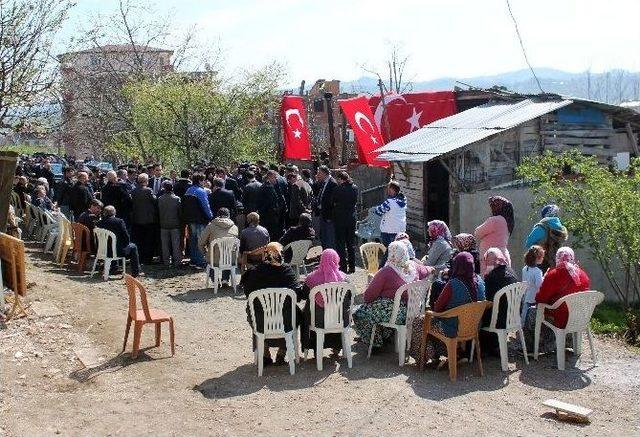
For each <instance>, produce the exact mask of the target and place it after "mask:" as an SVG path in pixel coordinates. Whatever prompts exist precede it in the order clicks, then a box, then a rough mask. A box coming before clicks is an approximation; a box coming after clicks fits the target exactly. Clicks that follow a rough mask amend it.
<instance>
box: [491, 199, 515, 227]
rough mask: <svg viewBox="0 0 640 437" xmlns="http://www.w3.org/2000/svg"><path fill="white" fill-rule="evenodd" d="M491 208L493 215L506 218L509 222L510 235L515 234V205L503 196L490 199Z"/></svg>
mask: <svg viewBox="0 0 640 437" xmlns="http://www.w3.org/2000/svg"><path fill="white" fill-rule="evenodd" d="M489 208H491V214H492V215H494V216H495V215H500V216H502V217H504V219H505V220H506V222H507V228H508V229H509V234H511V233H513V226H514V224H515V220H514V218H513V205H512V204H511V202H509V200H508V199H506V198H504V197H502V196H491V197H489Z"/></svg>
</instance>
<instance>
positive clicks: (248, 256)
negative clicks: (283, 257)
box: [240, 246, 267, 273]
mask: <svg viewBox="0 0 640 437" xmlns="http://www.w3.org/2000/svg"><path fill="white" fill-rule="evenodd" d="M266 248H267V246H262V247H258V248H257V249H254V250H251V251H249V252H246V251H245V252H242V255H240V273H244V272H246V271H247V269H248V268H249V265H253V264H255V263H256V262H260V261H262V255H263V254H264V251H265V249H266Z"/></svg>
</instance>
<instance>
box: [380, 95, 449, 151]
mask: <svg viewBox="0 0 640 437" xmlns="http://www.w3.org/2000/svg"><path fill="white" fill-rule="evenodd" d="M369 105H370V106H371V111H373V113H374V119H375V121H376V125H377V126H378V128H379V129H380V132H382V135H383V137H384V139H385V141H386V142H387V143H388V142H389V141H392V140H395V139H397V138H400V137H403V136H405V135H407V134H409V133H411V132H413V131H415V130H418V129H420V128H421V127H422V126H424V125H427V124H429V123H431V122H434V121H436V120H440V119H441V118H445V117H449V116H450V115H453V114H455V113H456V112H457V108H456V99H455V94H454V93H453V92H452V91H436V92H417V93H406V94H396V93H390V94H387V95H385V96H384V106H383V103H382V99H380V96H379V95H378V96H373V97H371V98H370V99H369ZM385 107H386V111H384V108H385Z"/></svg>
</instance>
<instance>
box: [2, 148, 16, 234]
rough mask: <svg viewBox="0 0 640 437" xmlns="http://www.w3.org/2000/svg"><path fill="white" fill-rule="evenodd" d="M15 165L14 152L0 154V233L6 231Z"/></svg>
mask: <svg viewBox="0 0 640 437" xmlns="http://www.w3.org/2000/svg"><path fill="white" fill-rule="evenodd" d="M17 163H18V154H17V153H16V152H0V232H6V230H7V218H8V216H9V199H10V196H11V189H12V188H13V178H14V176H15V174H16V165H17Z"/></svg>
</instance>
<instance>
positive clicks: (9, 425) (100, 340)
mask: <svg viewBox="0 0 640 437" xmlns="http://www.w3.org/2000/svg"><path fill="white" fill-rule="evenodd" d="M49 258H50V257H49V256H43V255H42V254H41V253H40V250H37V251H35V250H34V248H31V247H30V248H28V272H27V280H28V282H30V283H31V286H30V288H29V294H28V301H29V302H31V303H32V304H33V305H35V306H38V305H53V306H55V307H56V308H57V309H59V310H61V312H62V314H61V315H58V316H51V317H46V316H43V317H33V318H32V319H31V321H30V323H27V321H26V320H24V319H21V320H19V321H16V322H10V323H9V324H8V326H5V327H3V329H0V362H1V366H0V369H1V370H0V373H1V376H0V383H1V385H0V434H2V435H7V436H37V435H51V434H62V435H87V436H89V435H91V436H95V435H147V434H154V435H250V434H256V433H270V434H272V435H301V434H312V435H383V434H393V435H417V434H437V433H442V434H451V435H567V436H568V435H590V436H593V435H610V436H612V435H616V436H617V435H640V402H639V401H638V399H639V396H640V356H639V355H637V353H636V352H634V351H631V350H629V349H627V348H625V347H624V346H623V345H621V344H620V343H618V342H616V341H613V340H607V339H602V338H598V339H597V345H596V348H597V351H598V354H599V358H600V360H599V366H597V367H593V366H592V364H591V359H590V355H589V354H588V352H585V355H584V359H582V360H579V361H578V363H577V367H574V365H575V364H576V359H575V358H574V357H573V356H572V355H571V354H569V357H570V363H569V364H568V366H567V368H568V370H567V371H565V372H560V371H558V370H557V369H555V368H554V367H555V356H547V357H542V358H541V359H540V361H538V362H535V361H532V362H531V364H530V365H529V366H525V365H524V362H523V360H522V357H518V356H516V355H512V356H511V357H510V359H509V361H510V364H509V366H510V370H509V372H508V373H504V372H502V371H501V370H500V363H499V360H498V359H485V361H484V364H485V376H484V377H479V376H478V375H477V374H476V373H475V366H471V365H469V364H464V363H463V364H460V368H459V374H458V381H457V382H456V383H451V382H449V380H448V374H447V372H446V371H436V370H426V371H425V372H422V373H421V372H419V371H418V370H417V368H416V365H415V363H414V362H413V360H411V361H410V363H409V364H408V365H405V366H404V367H398V364H397V358H396V355H395V354H394V353H393V349H392V348H391V349H389V350H388V351H385V352H381V353H379V354H377V355H374V356H372V357H371V359H370V360H367V358H366V348H365V346H364V345H362V344H359V343H356V344H355V345H354V349H353V350H354V361H353V368H352V369H348V368H347V366H346V362H345V361H344V360H343V359H342V358H340V359H338V360H336V359H334V358H330V357H329V351H328V350H327V351H326V352H325V359H324V370H323V371H321V372H319V371H317V370H316V366H315V360H314V359H310V360H309V361H306V362H303V363H301V365H299V366H297V368H296V374H295V375H294V376H291V375H289V373H288V367H287V366H283V367H267V368H266V369H265V374H264V376H263V377H262V378H259V377H258V376H257V372H256V367H255V366H254V365H253V363H252V353H251V336H250V334H251V330H250V328H249V326H248V325H247V322H246V319H245V312H244V308H245V304H246V301H245V299H244V296H242V297H240V296H239V295H238V296H233V292H232V290H230V289H223V290H222V291H221V292H220V293H219V294H218V295H214V294H213V292H212V291H211V290H204V289H203V288H202V287H203V286H204V273H203V272H202V271H194V270H191V269H184V270H180V271H179V275H180V276H173V277H171V276H172V275H173V274H174V273H173V272H171V271H169V270H165V269H163V268H162V267H149V268H147V269H146V271H147V273H148V275H147V277H146V278H144V284H145V285H146V286H147V288H148V291H149V299H150V302H151V305H152V306H154V307H157V308H162V309H164V310H166V311H167V312H169V313H170V314H172V315H173V316H174V318H175V320H176V339H177V346H176V355H175V356H174V357H171V356H170V349H169V344H168V337H169V336H168V332H167V331H166V330H163V339H162V345H161V346H160V347H159V348H154V347H148V346H152V345H153V343H154V340H153V329H152V328H151V327H147V328H145V331H144V334H143V339H142V345H143V347H145V350H144V352H143V353H141V355H140V356H139V358H138V359H137V360H135V361H132V360H131V359H130V358H129V353H128V351H130V350H131V340H132V339H131V337H130V339H129V344H128V347H127V353H125V354H120V350H121V348H122V340H123V334H124V325H125V320H126V311H127V297H126V289H125V287H124V282H123V281H122V280H121V279H120V278H119V277H117V278H116V277H112V279H111V280H110V281H108V282H103V281H102V280H101V278H99V277H98V276H96V277H95V278H94V279H89V278H87V277H86V275H77V274H75V273H69V272H67V271H66V270H63V269H60V268H58V267H57V266H55V265H54V264H52V263H51V262H50V261H49ZM352 276H353V278H352V279H353V280H354V281H355V282H356V283H357V285H358V289H359V290H360V291H361V292H362V290H363V288H364V275H363V274H362V272H357V273H356V274H354V275H352ZM40 312H41V313H42V311H40ZM586 346H587V345H586V344H585V350H586V351H588V347H586ZM79 349H84V350H89V351H90V352H93V353H94V354H95V355H96V358H97V361H98V363H97V364H96V363H94V364H93V365H90V367H88V368H85V367H83V365H82V364H81V363H80V361H79V360H78V358H77V357H76V351H78V350H79ZM548 398H555V399H559V400H562V401H567V402H571V403H575V404H578V405H582V406H584V407H588V408H591V409H593V410H594V412H593V415H592V423H591V424H589V425H576V424H568V423H563V422H558V421H556V420H555V419H554V417H553V415H552V414H550V413H549V412H548V409H546V408H545V407H544V406H543V405H542V402H543V401H544V400H545V399H548Z"/></svg>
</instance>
